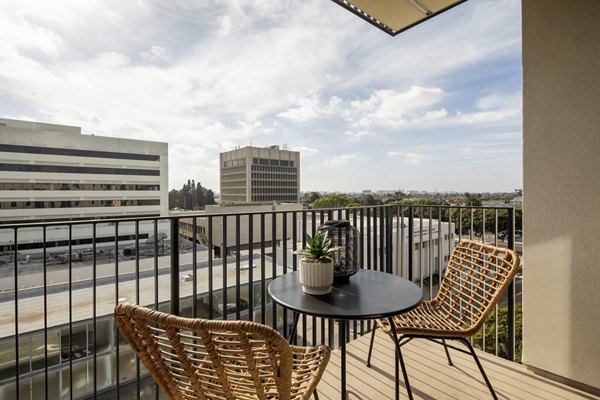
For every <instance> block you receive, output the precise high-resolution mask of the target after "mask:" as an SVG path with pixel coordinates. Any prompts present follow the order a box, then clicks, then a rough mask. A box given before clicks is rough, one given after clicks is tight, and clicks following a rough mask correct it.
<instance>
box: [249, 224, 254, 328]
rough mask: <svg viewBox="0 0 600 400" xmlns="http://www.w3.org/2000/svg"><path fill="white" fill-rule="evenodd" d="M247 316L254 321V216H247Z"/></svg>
mask: <svg viewBox="0 0 600 400" xmlns="http://www.w3.org/2000/svg"><path fill="white" fill-rule="evenodd" d="M248 267H249V268H248V316H249V318H248V319H249V320H250V321H254V214H249V215H248Z"/></svg>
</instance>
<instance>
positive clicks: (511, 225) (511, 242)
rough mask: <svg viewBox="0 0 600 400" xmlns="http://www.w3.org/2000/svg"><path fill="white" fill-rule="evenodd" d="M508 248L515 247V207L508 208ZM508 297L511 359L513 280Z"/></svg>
mask: <svg viewBox="0 0 600 400" xmlns="http://www.w3.org/2000/svg"><path fill="white" fill-rule="evenodd" d="M507 233H508V248H509V249H511V250H514V249H515V209H514V208H509V209H508V232H507ZM506 296H507V297H508V302H507V304H508V315H507V318H508V343H507V344H506V347H507V352H508V354H507V356H508V359H509V360H511V361H514V360H515V321H516V319H515V282H514V280H513V281H512V282H511V283H510V285H508V290H507V291H506Z"/></svg>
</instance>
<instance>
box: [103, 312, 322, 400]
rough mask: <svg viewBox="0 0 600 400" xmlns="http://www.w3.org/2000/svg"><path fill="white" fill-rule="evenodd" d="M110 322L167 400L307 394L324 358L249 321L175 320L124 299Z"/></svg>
mask: <svg viewBox="0 0 600 400" xmlns="http://www.w3.org/2000/svg"><path fill="white" fill-rule="evenodd" d="M115 321H116V323H117V326H118V327H119V330H120V331H121V333H122V334H123V336H124V337H125V339H126V340H127V342H129V344H130V345H131V347H132V348H133V350H134V351H135V353H136V354H137V356H138V357H139V358H140V360H141V361H142V363H143V364H144V366H145V367H146V369H147V370H148V371H149V372H150V373H151V374H152V376H153V377H154V379H155V381H156V383H157V384H158V385H159V386H160V388H161V389H162V390H163V391H164V392H165V393H166V394H167V395H168V396H169V398H171V399H227V400H231V399H281V400H287V399H308V398H310V396H311V395H312V393H313V392H314V391H315V388H316V386H317V383H318V382H319V380H320V379H321V375H322V374H323V371H324V370H325V366H326V365H327V362H328V361H329V356H330V351H329V348H327V347H326V346H315V347H300V346H292V345H289V344H288V343H287V342H286V340H285V339H284V338H283V337H282V336H281V335H280V334H279V333H277V332H276V331H275V330H273V329H271V328H270V327H268V326H266V325H261V324H258V323H255V322H250V321H213V320H205V319H200V318H196V319H192V318H182V317H177V316H174V315H171V314H166V313H162V312H159V311H155V310H151V309H148V308H145V307H141V306H137V305H131V304H125V303H123V304H119V305H118V306H117V307H116V308H115Z"/></svg>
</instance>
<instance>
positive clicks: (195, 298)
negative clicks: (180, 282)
mask: <svg viewBox="0 0 600 400" xmlns="http://www.w3.org/2000/svg"><path fill="white" fill-rule="evenodd" d="M197 231H198V217H192V317H193V318H198V240H197V237H198V232H197Z"/></svg>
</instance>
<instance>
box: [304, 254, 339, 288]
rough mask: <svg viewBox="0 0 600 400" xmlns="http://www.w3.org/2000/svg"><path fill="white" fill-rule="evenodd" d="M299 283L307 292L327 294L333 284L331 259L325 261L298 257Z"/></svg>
mask: <svg viewBox="0 0 600 400" xmlns="http://www.w3.org/2000/svg"><path fill="white" fill-rule="evenodd" d="M300 283H301V284H302V291H303V292H304V293H307V294H327V293H329V292H331V285H333V260H332V261H330V262H327V263H324V262H312V260H310V259H306V258H302V259H300Z"/></svg>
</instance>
